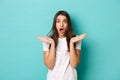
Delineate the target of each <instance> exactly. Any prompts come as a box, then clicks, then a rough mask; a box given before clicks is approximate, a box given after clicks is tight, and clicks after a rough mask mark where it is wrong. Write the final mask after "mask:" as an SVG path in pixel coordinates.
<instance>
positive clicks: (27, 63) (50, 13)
mask: <svg viewBox="0 0 120 80" xmlns="http://www.w3.org/2000/svg"><path fill="white" fill-rule="evenodd" d="M58 10H66V11H67V12H68V13H69V14H70V16H71V19H72V24H73V28H74V30H75V32H76V34H77V35H78V34H82V33H86V34H87V37H86V38H85V39H84V40H83V41H82V50H81V56H80V58H81V59H80V64H79V65H78V67H77V71H78V80H120V62H119V61H120V58H119V57H120V0H0V80H46V75H47V67H46V66H45V65H44V63H43V47H42V42H40V41H39V40H38V39H37V38H36V36H38V35H41V36H45V35H46V34H47V33H48V32H49V30H50V29H51V27H52V23H53V17H54V15H55V13H56V12H57V11H58ZM56 74H57V73H56Z"/></svg>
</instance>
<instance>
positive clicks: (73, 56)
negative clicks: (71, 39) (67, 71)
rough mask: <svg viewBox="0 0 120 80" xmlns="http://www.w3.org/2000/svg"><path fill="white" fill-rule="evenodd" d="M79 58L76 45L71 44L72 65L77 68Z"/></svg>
mask: <svg viewBox="0 0 120 80" xmlns="http://www.w3.org/2000/svg"><path fill="white" fill-rule="evenodd" d="M78 60H79V59H78V56H77V54H76V51H75V48H74V44H73V43H70V65H71V66H72V67H73V68H75V67H76V66H77V64H78Z"/></svg>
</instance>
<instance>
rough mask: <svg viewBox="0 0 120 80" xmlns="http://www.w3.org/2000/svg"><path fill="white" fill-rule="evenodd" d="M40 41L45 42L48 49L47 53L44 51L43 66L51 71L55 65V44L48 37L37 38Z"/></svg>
mask: <svg viewBox="0 0 120 80" xmlns="http://www.w3.org/2000/svg"><path fill="white" fill-rule="evenodd" d="M37 38H38V39H39V40H40V41H42V42H47V43H49V44H50V45H51V46H50V49H48V50H47V51H44V64H45V65H46V66H47V67H48V68H49V69H51V70H52V69H53V68H54V65H55V59H56V56H55V42H54V40H53V39H52V38H49V37H41V36H38V37H37Z"/></svg>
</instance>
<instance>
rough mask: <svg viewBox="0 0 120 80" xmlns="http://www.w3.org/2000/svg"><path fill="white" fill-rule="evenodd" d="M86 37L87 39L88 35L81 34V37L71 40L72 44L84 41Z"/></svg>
mask: <svg viewBox="0 0 120 80" xmlns="http://www.w3.org/2000/svg"><path fill="white" fill-rule="evenodd" d="M85 37H86V34H81V35H79V36H76V37H73V38H71V40H70V43H75V42H77V41H80V40H82V39H84V38H85Z"/></svg>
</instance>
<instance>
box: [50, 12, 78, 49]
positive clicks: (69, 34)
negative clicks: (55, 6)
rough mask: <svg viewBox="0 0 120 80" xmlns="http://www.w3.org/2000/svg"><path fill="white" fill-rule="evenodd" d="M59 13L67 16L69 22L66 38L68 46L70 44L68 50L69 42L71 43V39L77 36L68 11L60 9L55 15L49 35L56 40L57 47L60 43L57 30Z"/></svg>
mask: <svg viewBox="0 0 120 80" xmlns="http://www.w3.org/2000/svg"><path fill="white" fill-rule="evenodd" d="M59 15H63V16H66V18H67V23H68V28H67V31H66V34H65V35H66V39H67V46H68V50H69V47H70V45H69V43H70V39H71V38H72V37H75V36H76V35H75V33H74V31H73V28H72V23H71V19H70V16H69V14H68V13H67V12H66V11H58V12H57V13H56V14H55V16H54V20H53V25H52V28H51V30H50V32H49V33H48V36H49V37H51V38H52V39H53V40H54V41H55V48H56V47H57V44H58V37H59V35H58V32H57V29H56V19H57V17H58V16H59Z"/></svg>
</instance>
